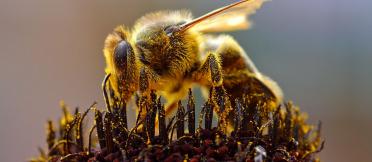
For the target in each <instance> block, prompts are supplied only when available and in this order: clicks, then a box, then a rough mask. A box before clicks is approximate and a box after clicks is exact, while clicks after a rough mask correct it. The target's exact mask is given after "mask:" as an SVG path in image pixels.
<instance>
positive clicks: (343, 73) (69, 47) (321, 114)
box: [0, 0, 372, 162]
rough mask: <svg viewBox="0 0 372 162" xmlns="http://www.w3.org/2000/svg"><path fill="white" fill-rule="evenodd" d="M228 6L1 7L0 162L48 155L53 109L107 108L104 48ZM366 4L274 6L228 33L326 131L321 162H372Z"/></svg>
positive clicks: (10, 0)
mask: <svg viewBox="0 0 372 162" xmlns="http://www.w3.org/2000/svg"><path fill="white" fill-rule="evenodd" d="M231 2H233V0H203V1H200V0H188V1H181V0H179V1H174V0H158V1H156V2H155V1H147V0H136V1H124V0H112V1H100V0H89V1H74V0H63V1H50V0H24V1H22V0H0V76H1V79H0V132H1V135H0V159H1V161H8V162H18V161H26V160H27V159H28V158H30V157H32V156H35V155H38V152H37V147H38V146H41V147H46V142H45V134H44V126H45V125H44V123H45V121H46V120H47V119H53V120H54V121H56V119H57V118H58V117H59V116H60V114H61V111H60V108H59V101H60V100H62V99H63V100H65V101H66V103H67V104H68V105H70V106H71V107H75V106H80V107H82V108H87V107H88V106H89V105H91V104H92V103H93V101H98V102H99V106H103V104H102V103H103V100H102V95H101V90H100V83H101V80H102V78H103V76H104V66H105V65H104V58H103V55H102V47H103V41H104V39H105V37H106V35H107V34H108V33H109V32H111V31H112V29H113V28H114V27H115V26H117V25H119V24H126V25H128V26H129V27H131V26H132V25H133V23H134V21H135V20H136V19H137V18H139V17H140V16H142V15H143V14H145V13H148V12H151V11H156V10H162V9H190V10H191V11H192V12H193V13H194V16H200V15H202V14H204V13H206V12H209V11H210V10H213V9H215V8H218V7H221V6H223V5H226V4H229V3H231ZM370 15H372V1H367V0H354V1H347V0H337V1H336V0H273V1H271V2H268V3H266V4H264V6H263V8H261V9H260V10H259V11H258V12H257V13H256V14H255V15H254V16H253V17H252V20H253V21H254V22H255V25H254V27H253V29H251V30H249V31H239V32H233V33H231V34H232V35H234V36H235V38H236V39H237V40H238V41H239V42H240V43H241V45H242V46H243V48H244V49H246V51H247V53H248V54H249V55H250V57H251V58H252V60H253V61H254V62H255V63H256V66H257V67H258V69H260V70H261V71H262V72H263V73H265V74H267V75H268V76H271V77H272V78H273V79H274V80H276V81H277V82H278V83H279V85H280V86H281V87H282V88H283V90H284V93H285V96H286V99H288V100H293V101H294V103H295V104H297V105H299V106H300V107H301V109H302V110H303V111H305V112H308V114H309V117H310V118H309V122H311V123H313V124H316V123H317V121H319V120H321V121H322V122H323V130H322V131H323V137H324V139H325V141H326V144H325V148H324V150H323V151H322V152H321V154H320V156H321V159H322V161H330V162H335V161H338V162H347V161H358V162H367V161H371V159H372V158H371V154H372V147H371V146H372V118H371V116H372V108H371V104H370V100H371V99H372V98H371V96H372V95H371V94H372V70H371V69H372V68H371V67H370V66H371V63H372V46H371V42H372V18H371V16H370Z"/></svg>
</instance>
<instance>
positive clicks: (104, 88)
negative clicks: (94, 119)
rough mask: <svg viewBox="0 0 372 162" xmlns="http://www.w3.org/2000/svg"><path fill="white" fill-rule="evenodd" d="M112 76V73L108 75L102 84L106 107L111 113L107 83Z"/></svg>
mask: <svg viewBox="0 0 372 162" xmlns="http://www.w3.org/2000/svg"><path fill="white" fill-rule="evenodd" d="M110 76H111V73H109V74H107V75H106V76H105V79H103V82H102V90H103V96H104V99H105V102H106V107H107V109H108V111H109V112H111V107H110V101H109V98H108V95H107V88H106V85H107V81H108V79H109V78H110Z"/></svg>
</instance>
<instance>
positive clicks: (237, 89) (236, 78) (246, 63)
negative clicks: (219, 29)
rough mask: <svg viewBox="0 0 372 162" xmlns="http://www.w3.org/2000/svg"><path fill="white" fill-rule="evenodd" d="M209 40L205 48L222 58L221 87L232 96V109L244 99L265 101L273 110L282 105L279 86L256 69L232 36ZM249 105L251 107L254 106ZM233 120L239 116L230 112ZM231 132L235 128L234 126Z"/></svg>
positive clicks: (212, 37)
mask: <svg viewBox="0 0 372 162" xmlns="http://www.w3.org/2000/svg"><path fill="white" fill-rule="evenodd" d="M206 40H207V42H206V43H205V44H204V48H205V49H206V50H208V51H212V52H213V53H216V54H217V55H218V58H220V62H221V68H222V74H223V83H222V85H223V88H224V89H225V90H226V92H227V94H228V95H229V98H230V103H231V105H232V107H233V108H234V107H236V105H235V104H236V102H235V101H238V100H239V101H242V100H243V98H245V97H249V98H255V99H254V100H255V101H254V102H256V101H260V102H263V103H265V104H266V105H269V106H268V107H269V108H274V107H276V106H277V105H278V104H279V103H280V102H281V100H282V93H281V90H280V88H279V86H278V85H277V84H276V83H275V82H274V81H272V80H271V79H270V78H269V77H266V76H264V75H263V74H261V73H260V72H259V71H258V70H257V68H256V67H255V65H254V64H253V62H252V61H251V60H250V58H249V57H248V55H247V54H246V53H245V51H244V50H243V49H242V48H241V47H240V45H239V44H238V43H237V42H236V41H235V40H234V39H233V38H232V37H230V36H227V35H220V36H207V39H206ZM206 52H207V51H206ZM206 52H205V53H206ZM245 104H247V103H245ZM249 105H251V106H252V105H255V103H250V104H249ZM249 105H248V106H249ZM249 107H250V106H249ZM234 118H236V115H235V114H234V113H230V115H229V117H228V119H229V122H230V123H233V119H234ZM229 129H230V130H231V129H232V125H231V124H230V125H229Z"/></svg>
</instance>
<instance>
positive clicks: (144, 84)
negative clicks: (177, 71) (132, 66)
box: [139, 66, 159, 95]
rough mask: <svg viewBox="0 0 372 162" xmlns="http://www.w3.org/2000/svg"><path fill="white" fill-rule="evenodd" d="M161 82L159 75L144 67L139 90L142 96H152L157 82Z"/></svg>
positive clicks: (141, 72) (141, 71)
mask: <svg viewBox="0 0 372 162" xmlns="http://www.w3.org/2000/svg"><path fill="white" fill-rule="evenodd" d="M158 80H159V75H158V74H156V73H155V72H154V71H153V70H151V69H150V68H148V67H146V66H143V67H142V68H141V70H140V76H139V90H140V92H141V94H142V95H148V94H150V91H151V90H152V89H154V87H155V84H156V82H157V81H158Z"/></svg>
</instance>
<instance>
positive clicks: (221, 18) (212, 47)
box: [103, 0, 283, 114]
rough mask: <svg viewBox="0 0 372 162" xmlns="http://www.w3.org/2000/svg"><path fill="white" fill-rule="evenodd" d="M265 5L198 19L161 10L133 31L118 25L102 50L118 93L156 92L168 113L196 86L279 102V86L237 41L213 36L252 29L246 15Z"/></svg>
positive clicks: (244, 3)
mask: <svg viewBox="0 0 372 162" xmlns="http://www.w3.org/2000/svg"><path fill="white" fill-rule="evenodd" d="M264 1H265V0H240V1H238V2H235V3H232V4H230V5H227V6H225V7H222V8H219V9H216V10H214V11H212V12H209V13H207V14H205V15H203V16H201V17H198V18H196V19H193V18H192V16H191V13H190V12H189V11H183V10H182V11H160V12H155V13H150V14H147V15H145V16H143V17H141V18H140V19H139V20H137V22H136V23H135V25H134V27H133V28H132V29H130V28H128V27H125V26H123V25H120V26H118V27H117V28H115V29H114V31H113V32H112V33H111V34H109V35H108V36H107V38H106V40H105V45H104V50H103V51H104V56H105V59H106V64H107V67H106V69H105V71H106V73H107V74H110V75H111V77H110V78H109V82H110V84H111V85H112V88H113V89H114V92H115V95H117V96H119V97H120V98H122V99H123V100H124V101H129V100H130V99H131V97H132V96H133V94H134V93H136V92H140V93H141V94H142V95H146V94H149V92H150V91H151V90H155V91H156V92H157V93H159V95H161V96H164V97H165V99H166V100H167V104H166V114H169V113H170V112H172V110H173V108H172V107H174V106H171V105H174V104H175V103H177V102H178V101H179V100H180V99H182V98H183V97H184V96H186V95H187V93H188V89H189V88H191V87H193V85H199V86H201V87H204V88H210V87H218V86H223V87H224V88H225V89H226V91H227V93H228V94H230V95H231V96H230V97H231V98H232V99H234V98H238V97H239V96H240V95H241V92H242V91H246V92H247V93H248V94H249V93H250V91H251V90H252V87H255V88H253V89H254V90H255V91H259V92H260V93H263V94H265V96H268V97H269V98H270V100H271V102H272V103H273V104H274V105H277V104H279V103H280V102H281V100H282V98H283V97H282V92H281V89H280V87H279V86H278V85H277V84H276V83H275V82H274V81H273V80H271V79H270V78H269V77H267V76H265V75H263V74H262V73H260V72H259V71H258V70H257V68H256V66H255V65H254V64H253V62H252V61H251V59H250V58H249V57H248V55H247V54H246V53H245V51H244V50H243V49H242V48H241V46H240V45H239V44H238V42H236V41H235V40H234V38H232V37H231V36H229V35H225V34H220V35H216V34H214V32H227V31H234V30H242V29H248V28H249V27H250V26H251V23H250V22H249V20H248V18H247V17H248V16H249V15H251V14H253V13H255V11H256V10H257V9H258V8H260V7H261V5H262V3H263V2H264ZM255 93H256V92H255ZM167 107H168V108H167Z"/></svg>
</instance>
